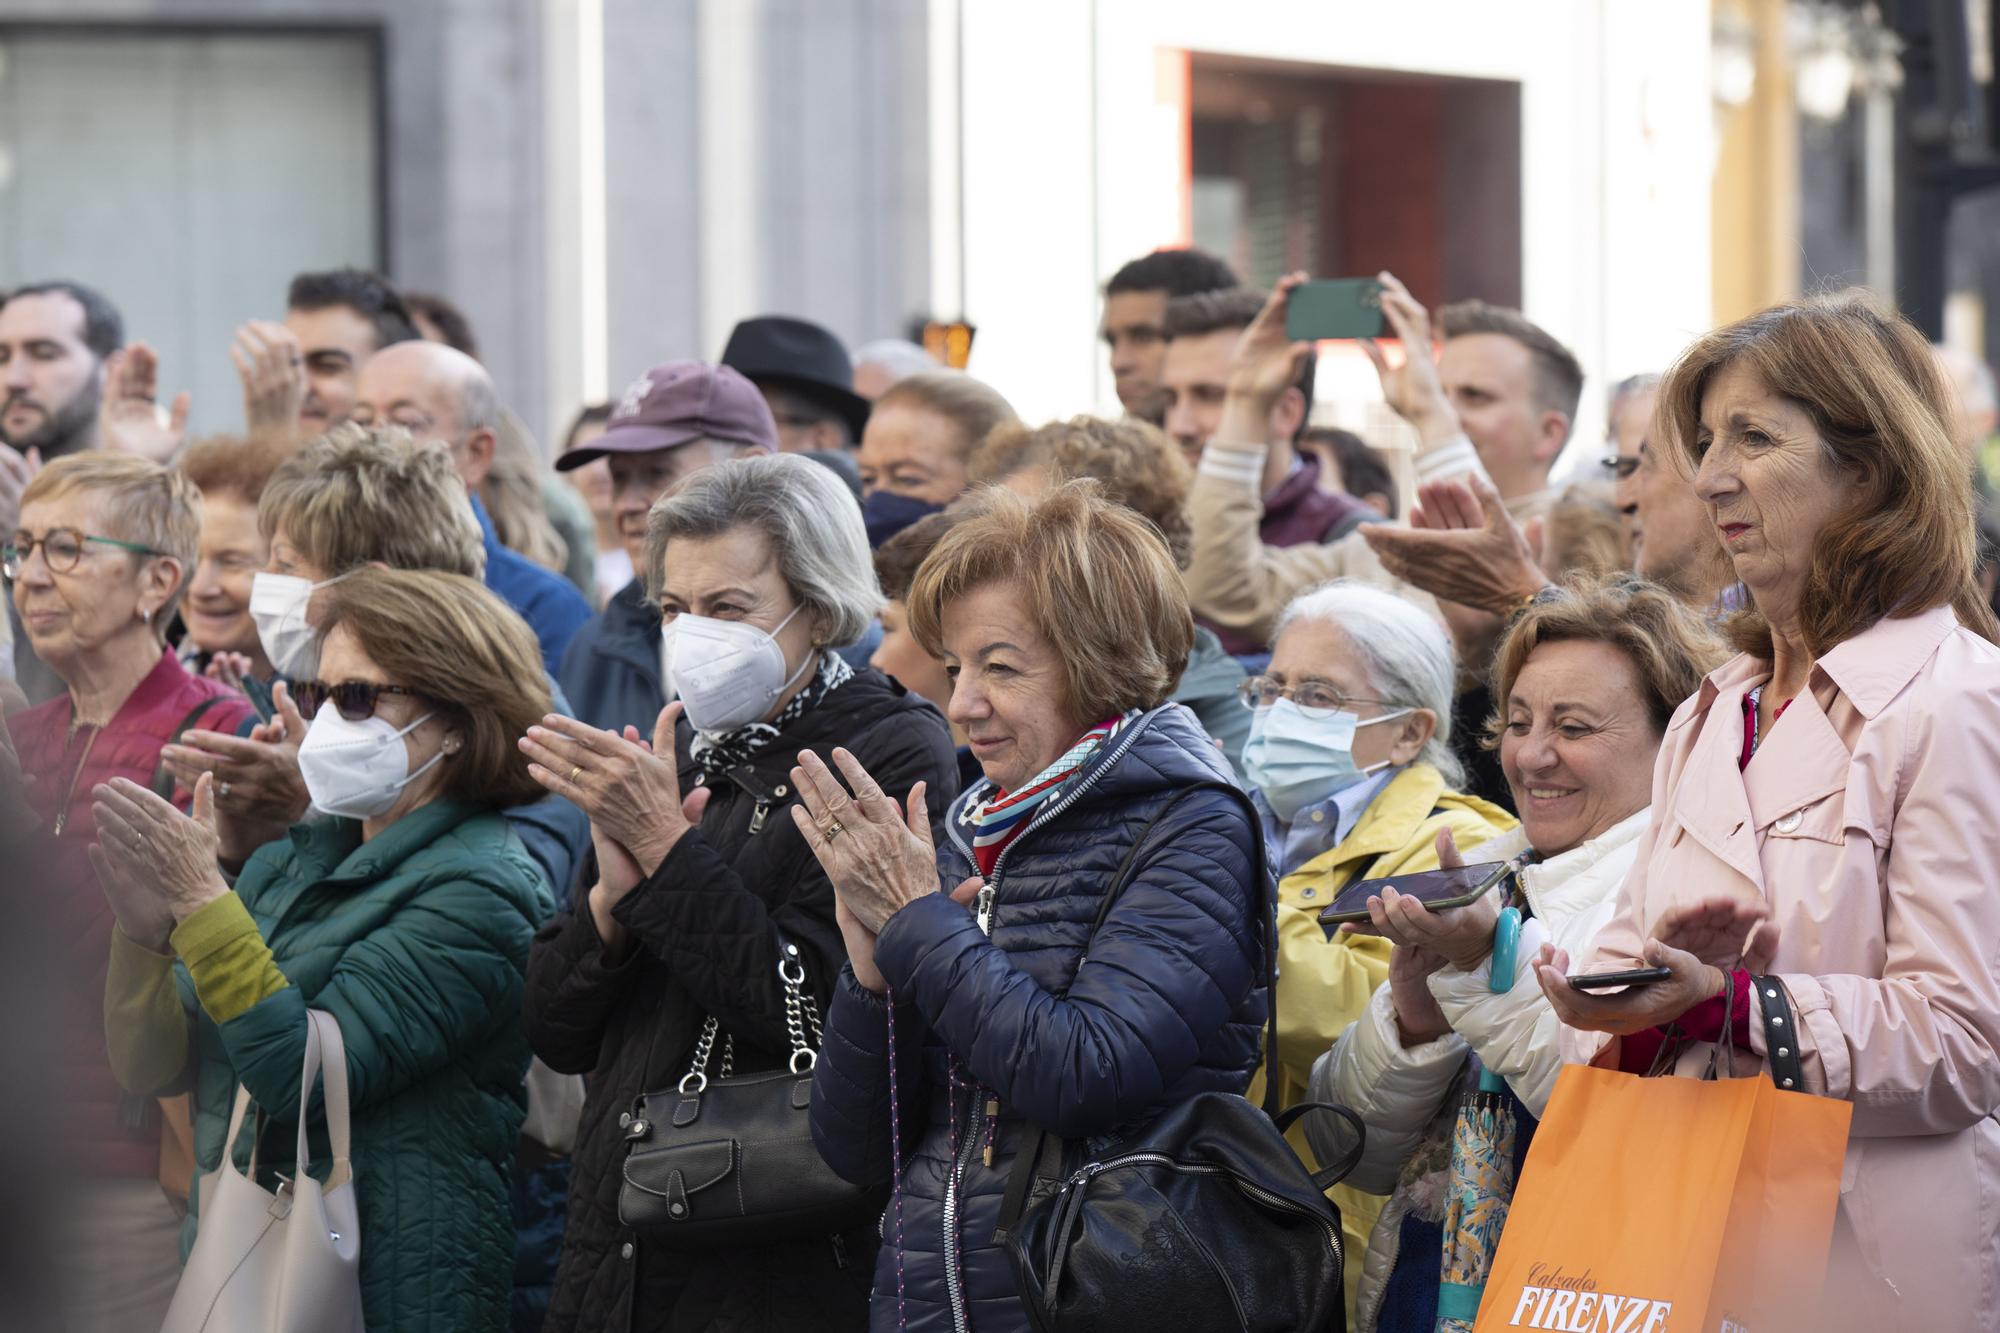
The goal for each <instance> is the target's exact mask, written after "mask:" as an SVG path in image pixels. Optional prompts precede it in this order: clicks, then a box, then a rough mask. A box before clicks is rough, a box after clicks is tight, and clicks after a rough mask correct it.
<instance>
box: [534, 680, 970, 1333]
mask: <svg viewBox="0 0 2000 1333" xmlns="http://www.w3.org/2000/svg"><path fill="white" fill-rule="evenodd" d="M690 738H691V733H689V732H688V731H687V730H686V729H685V727H683V729H682V732H681V735H680V737H679V743H678V746H677V749H678V752H679V757H680V760H681V780H682V784H683V789H684V790H685V789H688V788H691V787H692V784H693V780H694V769H693V766H692V764H691V763H690V762H689V759H688V750H687V746H688V741H689V740H690ZM835 745H844V746H846V747H847V748H848V749H850V750H852V751H853V752H854V754H855V755H856V757H857V758H859V759H860V760H861V762H862V763H863V764H864V765H865V766H866V767H867V769H868V771H869V772H870V773H871V774H873V775H874V776H875V778H876V779H877V781H879V782H880V783H881V784H882V788H883V790H884V791H888V792H893V793H897V794H898V795H900V794H901V793H903V792H906V791H907V790H908V789H909V788H910V786H911V785H912V784H913V783H915V782H917V781H918V780H919V779H922V780H924V781H926V782H928V783H929V784H930V788H929V789H930V791H932V792H937V793H952V794H955V793H956V792H957V789H958V776H957V774H958V766H957V759H956V757H955V755H954V753H953V750H952V744H951V736H950V733H949V731H948V730H947V729H946V727H945V723H944V719H943V718H942V717H941V716H940V715H939V714H938V712H937V710H936V709H935V708H933V707H932V706H931V705H930V704H928V703H926V702H924V701H923V700H922V699H920V698H918V697H917V696H915V695H912V694H908V693H906V692H905V691H904V690H903V688H902V686H900V685H898V684H896V683H895V682H894V681H891V680H889V679H888V678H887V677H885V676H882V675H880V674H879V673H877V672H875V671H872V670H862V671H857V672H856V673H855V675H854V678H853V679H852V680H850V681H848V682H847V683H846V684H844V685H842V686H841V687H840V688H839V689H837V690H835V691H834V692H833V693H831V694H830V695H828V696H827V697H826V699H825V700H824V701H822V702H821V703H820V704H819V706H818V707H816V708H814V709H813V710H812V711H811V712H809V713H807V714H806V715H805V716H804V717H802V718H800V719H799V721H798V722H797V724H796V725H795V726H794V728H793V730H792V732H791V733H790V734H788V735H786V736H785V737H783V738H782V739H781V740H780V741H778V742H777V743H776V744H774V745H773V746H771V747H770V748H769V749H767V750H765V751H764V752H763V753H762V754H760V755H758V756H757V757H756V759H754V760H753V761H752V762H751V763H750V764H748V765H746V766H745V767H744V768H742V769H739V770H737V771H736V773H735V774H733V775H732V780H731V781H726V782H723V783H721V784H719V785H718V786H717V787H716V789H715V790H714V795H713V797H712V799H711V801H710V803H709V806H708V809H707V811H706V812H705V813H704V814H703V816H702V821H701V825H700V828H699V829H698V831H696V832H694V833H691V834H689V835H688V836H686V837H684V838H682V839H681V840H680V842H679V843H677V844H676V845H675V847H674V849H673V851H672V852H671V853H669V854H668V856H667V859H666V860H665V861H663V862H662V863H661V865H660V868H659V870H658V872H657V873H655V874H654V875H653V876H652V878H650V879H649V880H647V881H646V882H645V883H644V884H642V885H641V886H640V887H639V888H638V889H637V890H635V891H634V892H633V893H632V894H631V895H630V896H629V897H628V898H626V899H625V901H623V902H621V903H620V904H619V905H618V907H617V909H616V912H615V915H616V916H617V919H618V920H619V921H620V922H622V923H623V924H624V925H625V926H626V928H627V929H628V930H629V931H630V932H631V933H632V936H633V938H634V940H635V941H636V942H637V945H638V947H637V948H635V949H634V950H633V952H632V953H631V954H629V955H628V956H627V958H626V960H625V962H624V963H623V964H622V965H620V966H618V967H615V968H613V967H606V966H605V965H604V963H603V961H602V954H601V950H600V945H599V941H598V938H597V931H596V928H595V926H594V925H593V924H592V921H591V916H590V913H589V911H588V910H581V911H578V912H576V913H575V914H573V915H566V916H563V917H561V918H559V919H558V920H557V921H556V923H555V924H553V925H551V926H549V927H548V928H547V929H545V930H543V931H542V933H541V934H540V935H539V936H537V937H536V939H535V945H534V952H533V954H532V956H531V957H530V959H529V964H528V988H527V999H526V1010H527V1023H528V1035H529V1040H530V1041H531V1042H532V1044H533V1046H534V1049H535V1053H536V1054H537V1055H539V1056H541V1057H542V1059H543V1060H545V1061H547V1062H548V1064H549V1065H551V1066H552V1067H554V1068H555V1069H557V1070H560V1071H563V1072H576V1073H585V1074H588V1075H589V1076H590V1077H589V1080H588V1087H589V1096H588V1099H587V1100H586V1102H585V1105H584V1109H583V1124H582V1128H581V1130H580V1132H579V1134H578V1139H577V1148H576V1156H575V1159H574V1170H573V1176H572V1179H571V1183H570V1201H569V1224H568V1229H567V1231H566V1233H565V1235H564V1238H563V1254H562V1264H561V1267H560V1269H559V1270H558V1272H557V1275H556V1287H555V1292H554V1295H553V1297H552V1300H551V1304H550V1309H549V1316H548V1322H547V1324H546V1325H545V1328H546V1329H547V1331H548V1333H566V1331H567V1330H572V1329H574V1330H580V1331H584V1333H607V1331H612V1330H624V1329H628V1328H629V1329H636V1330H646V1331H648V1333H651V1331H653V1330H669V1329H671V1330H681V1329H715V1330H730V1329H755V1330H764V1329H785V1330H790V1329H822V1328H824V1329H858V1328H860V1327H862V1326H863V1325H864V1323H865V1313H864V1311H865V1302H866V1293H867V1289H868V1284H869V1277H870V1269H871V1267H872V1263H873V1259H874V1251H875V1247H876V1245H877V1244H878V1241H877V1238H876V1236H875V1233H874V1231H873V1229H872V1228H869V1229H866V1230H864V1231H863V1232H860V1233H858V1234H854V1235H849V1236H847V1237H844V1238H842V1239H841V1240H840V1241H839V1242H838V1243H836V1242H835V1240H834V1239H833V1238H832V1237H828V1238H825V1239H820V1240H812V1241H806V1242H799V1243H796V1244H792V1245H782V1246H769V1247H764V1248H758V1249H747V1248H746V1249H744V1250H742V1251H730V1252H723V1253H717V1254H704V1255H702V1256H701V1258H700V1259H699V1261H698V1262H697V1261H693V1260H690V1259H689V1258H687V1257H686V1256H681V1255H674V1254H669V1253H666V1252H664V1251H659V1250H657V1249H651V1248H649V1247H648V1246H647V1244H646V1242H645V1241H644V1240H643V1239H642V1238H640V1237H639V1236H637V1235H635V1234H634V1233H632V1232H630V1231H627V1230H625V1229H624V1228H623V1227H621V1226H620V1225H619V1223H618V1183H619V1178H620V1168H621V1166H622V1164H623V1162H624V1159H625V1141H624V1139H623V1138H622V1137H621V1135H620V1132H619V1128H618V1115H619V1113H620V1112H621V1111H623V1110H625V1109H627V1108H628V1107H629V1106H630V1105H631V1103H632V1100H633V1098H635V1097H636V1096H638V1095H639V1094H640V1093H641V1092H649V1091H654V1090H657V1089H659V1088H662V1087H665V1086H668V1085H671V1084H673V1083H676V1082H678V1081H679V1080H680V1077H681V1075H682V1074H684V1073H685V1072H687V1068H688V1064H689V1061H690V1059H691V1057H692V1054H693V1051H694V1045H695V1039H696V1037H697V1036H698V1035H699V1033H700V1030H701V1024H702V1020H703V1017H704V1015H706V1014H710V1013H713V1014H715V1015H717V1017H718V1018H719V1019H720V1020H721V1024H722V1029H723V1031H725V1032H729V1033H732V1034H734V1036H735V1038H736V1070H737V1072H738V1073H751V1072H755V1071H757V1070H762V1069H776V1068H779V1067H780V1066H782V1065H783V1064H784V1063H785V1061H786V1058H787V1056H786V1054H785V1053H786V1052H787V1051H788V1050H789V1047H788V1043H787V1040H786V1036H785V1011H784V991H783V989H782V987H781V986H780V984H779V982H778V974H777V967H778V942H777V941H778V933H779V932H782V933H783V935H784V937H785V938H786V939H788V940H790V941H791V942H793V943H795V944H797V945H798V947H799V949H800V950H801V951H802V953H803V954H804V957H805V965H806V977H807V984H808V986H809V987H810V988H811V989H812V990H813V992H814V993H815V994H816V995H817V996H818V998H819V1002H820V1006H821V1009H822V1011H824V1010H825V1008H826V1006H827V1001H828V998H829V996H830V994H831V992H832V989H833V982H834V978H835V977H836V976H837V975H838V973H839V970H840V968H841V967H842V966H843V965H844V963H845V962H846V959H847V950H846V948H845V947H844V946H843V945H842V943H841V938H840V931H839V928H838V927H837V926H836V925H835V924H834V919H833V889H832V886H831V885H829V884H828V883H827V879H826V876H825V874H824V873H823V872H822V871H821V870H820V868H819V863H818V862H817V861H816V860H814V858H813V855H812V852H811V850H810V849H809V848H808V847H807V846H806V844H805V840H804V839H803V838H801V837H800V836H799V832H798V829H797V828H796V827H794V826H793V824H792V817H791V812H790V809H789V807H790V806H791V805H792V804H794V803H795V801H796V799H797V798H796V796H795V795H794V794H793V793H792V791H791V786H790V783H791V779H790V776H789V772H790V769H791V768H792V766H793V765H794V764H795V763H797V756H798V752H799V751H800V750H801V749H807V748H811V749H815V750H817V751H819V753H820V754H821V756H822V757H826V756H827V754H828V752H829V751H830V750H831V749H832V747H833V746H835ZM931 808H932V809H936V810H942V809H944V808H945V798H943V797H940V799H938V800H936V801H934V802H933V803H932V807H931ZM718 1056H719V1052H718Z"/></svg>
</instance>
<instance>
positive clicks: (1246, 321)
mask: <svg viewBox="0 0 2000 1333" xmlns="http://www.w3.org/2000/svg"><path fill="white" fill-rule="evenodd" d="M1270 299H1271V294H1270V293H1269V292H1260V291H1258V290H1257V289H1256V288H1255V287H1224V288H1222V289H1221V290H1220V291H1213V292H1195V293H1194V294H1192V295H1190V296H1176V297H1174V298H1173V299H1171V300H1169V301H1168V302H1167V313H1166V315H1165V317H1164V319H1163V320H1162V324H1163V326H1164V327H1165V329H1166V333H1167V341H1168V342H1172V341H1173V340H1174V339H1176V338H1199V337H1202V336H1204V335H1205V334H1210V333H1225V332H1228V331H1230V330H1232V329H1233V330H1235V331H1237V332H1239V333H1240V332H1242V331H1243V330H1244V329H1247V328H1249V327H1250V325H1251V324H1252V323H1254V322H1255V321H1256V319H1257V316H1258V314H1259V313H1260V312H1262V310H1263V309H1264V303H1265V302H1267V301H1269V300H1270ZM1318 377H1319V357H1318V356H1307V357H1305V358H1304V359H1303V363H1302V364H1301V365H1300V366H1299V377H1298V378H1297V379H1295V380H1293V381H1292V387H1293V388H1295V389H1297V390H1298V391H1299V392H1300V393H1302V394H1304V395H1305V400H1306V411H1305V416H1302V417H1300V418H1299V420H1300V422H1301V425H1300V427H1299V430H1300V432H1301V433H1303V432H1304V430H1305V426H1304V424H1303V423H1304V421H1305V420H1306V418H1307V417H1310V416H1311V415H1312V405H1313V390H1314V385H1315V382H1316V381H1317V379H1318ZM1295 442H1296V439H1295Z"/></svg>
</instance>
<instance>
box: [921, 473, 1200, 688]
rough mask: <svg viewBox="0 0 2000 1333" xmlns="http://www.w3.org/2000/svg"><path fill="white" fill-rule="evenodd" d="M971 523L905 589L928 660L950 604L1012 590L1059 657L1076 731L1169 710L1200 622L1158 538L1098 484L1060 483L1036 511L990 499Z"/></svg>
mask: <svg viewBox="0 0 2000 1333" xmlns="http://www.w3.org/2000/svg"><path fill="white" fill-rule="evenodd" d="M971 515H972V516H971V517H969V518H968V519H966V521H964V522H962V523H960V524H958V525H957V526H956V527H954V528H953V529H952V530H951V531H950V532H948V533H946V534H945V535H944V538H943V540H941V541H939V542H938V544H937V549H936V550H934V551H932V552H931V554H930V556H929V558H927V559H926V560H925V561H924V563H923V565H922V566H921V567H920V568H919V569H918V570H917V576H916V581H915V582H914V583H913V584H912V585H911V587H910V595H909V597H908V599H907V601H906V603H905V605H906V607H907V608H908V611H909V618H910V630H911V632H912V633H913V634H914V635H915V636H916V639H917V642H918V643H919V644H921V645H922V646H923V649H924V651H925V652H927V653H929V654H930V655H931V656H932V657H936V658H942V657H943V656H944V609H945V607H946V606H947V605H948V604H950V603H951V602H954V601H956V600H957V599H959V598H961V597H964V596H966V595H967V594H969V593H971V592H972V591H973V590H974V589H977V588H982V587H985V586H987V585H988V584H993V583H1010V584H1012V585H1014V586H1015V587H1016V588H1018V589H1019V590H1020V592H1021V596H1022V598H1023V600H1024V601H1025V602H1026V610H1027V613H1028V615H1029V617H1030V618H1031V619H1032V620H1033V621H1034V622H1035V623H1036V624H1037V625H1038V626H1040V628H1041V631H1042V633H1043V634H1044V635H1045V636H1046V637H1047V638H1048V640H1049V642H1050V643H1052V644H1054V645H1055V649H1056V653H1057V656H1058V657H1059V658H1060V659H1061V661H1062V670H1063V676H1064V678H1065V691H1064V692H1065V694H1066V695H1067V698H1066V699H1064V700H1062V701H1061V703H1060V705H1059V706H1063V707H1066V708H1067V709H1068V710H1069V711H1070V712H1071V713H1072V714H1073V715H1074V716H1075V718H1076V719H1077V720H1079V721H1082V722H1095V721H1097V720H1098V719H1100V718H1104V717H1110V716H1112V715H1113V714H1117V713H1123V712H1126V711H1127V710H1129V709H1133V708H1154V707H1157V706H1159V705H1160V704H1162V703H1164V702H1165V701H1166V699H1167V696H1168V695H1170V694H1172V693H1173V690H1174V686H1175V685H1177V684H1179V683H1180V678H1181V673H1182V672H1183V671H1185V670H1186V669H1187V661H1188V654H1189V653H1190V652H1192V651H1193V649H1194V616H1193V615H1192V614H1191V613H1190V612H1189V610H1188V600H1187V588H1186V586H1185V585H1184V584H1183V583H1182V582H1181V573H1180V570H1179V568H1178V567H1177V566H1176V565H1175V564H1174V559H1173V556H1172V555H1171V554H1170V553H1169V552H1168V550H1167V544H1166V542H1165V541H1163V540H1162V539H1161V537H1160V534H1159V530H1158V529H1156V528H1155V527H1154V526H1153V525H1152V524H1151V523H1148V522H1147V521H1146V520H1145V519H1143V518H1141V517H1139V516H1138V515H1137V514H1135V513H1133V512H1132V511H1131V510H1130V509H1127V508H1126V507H1125V506H1123V505H1119V504H1113V503H1112V502H1111V501H1109V500H1107V499H1105V498H1104V494H1103V490H1102V488H1101V487H1100V486H1099V485H1098V484H1097V483H1096V482H1094V481H1071V482H1065V483H1064V484H1062V485H1061V486H1058V487H1056V488H1055V489H1054V490H1051V491H1049V492H1048V493H1047V494H1046V495H1044V496H1042V497H1041V498H1040V499H1038V500H1035V501H1032V502H1031V501H1028V500H1024V499H1022V498H1021V497H1020V496H1018V495H1015V494H1014V493H1013V492H1012V491H1006V490H1000V489H997V488H993V487H988V488H986V489H984V490H982V491H980V492H979V493H978V495H977V496H976V497H975V499H974V500H973V501H972V502H971ZM1051 705H1052V706H1058V705H1057V701H1053V700H1052V701H1051Z"/></svg>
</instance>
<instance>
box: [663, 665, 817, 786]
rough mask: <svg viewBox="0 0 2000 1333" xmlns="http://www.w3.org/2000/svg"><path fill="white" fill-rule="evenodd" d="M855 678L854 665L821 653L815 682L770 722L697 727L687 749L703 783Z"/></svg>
mask: <svg viewBox="0 0 2000 1333" xmlns="http://www.w3.org/2000/svg"><path fill="white" fill-rule="evenodd" d="M852 679H854V668H853V667H851V666H849V665H847V663H846V662H845V661H844V660H842V659H841V658H840V657H839V656H838V655H837V654H835V653H832V652H826V653H822V654H821V655H820V659H819V671H818V672H817V673H815V674H814V676H813V678H812V683H811V684H809V685H807V686H806V687H805V688H804V689H802V690H800V691H799V692H798V693H797V694H795V695H793V696H792V701H791V702H790V703H788V704H786V705H785V706H784V708H783V709H782V710H780V712H779V713H778V715H777V716H776V717H774V718H772V719H771V720H770V721H769V722H752V723H750V724H749V725H747V726H742V727H738V728H736V730H734V731H697V732H696V733H695V734H694V741H693V742H692V743H691V744H690V745H689V746H688V753H689V755H690V756H691V757H692V758H693V759H694V762H695V765H696V767H698V768H699V769H700V770H701V781H702V785H703V786H713V785H714V784H715V782H716V780H717V779H719V778H720V777H721V776H722V775H723V774H724V773H727V772H728V771H729V770H730V769H732V768H735V767H737V766H738V765H739V764H746V763H748V762H750V760H751V759H753V758H755V757H756V756H757V755H759V754H761V753H762V752H763V751H765V750H767V749H769V748H770V747H771V745H772V743H773V742H775V741H777V740H778V738H779V737H781V736H783V735H784V734H785V732H786V731H788V730H790V729H791V727H792V725H793V724H794V723H796V722H797V721H798V720H799V719H800V718H802V717H804V716H805V715H806V714H807V713H809V712H811V711H812V710H813V709H815V708H817V707H819V705H820V701H821V700H822V699H824V698H826V696H827V695H829V694H832V693H833V692H834V691H835V690H837V689H839V688H840V687H841V686H843V685H845V684H846V683H847V682H848V681H850V680H852Z"/></svg>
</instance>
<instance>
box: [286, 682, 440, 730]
mask: <svg viewBox="0 0 2000 1333" xmlns="http://www.w3.org/2000/svg"><path fill="white" fill-rule="evenodd" d="M385 694H403V695H408V696H409V697H410V698H412V699H429V698H430V696H429V695H427V694H425V693H424V692H423V691H422V690H413V689H411V688H409V687H408V686H406V685H381V684H377V683H376V682H375V681H372V680H343V681H341V682H340V683H339V684H338V685H329V684H327V683H326V682H325V681H323V680H302V681H300V682H298V683H297V684H296V685H293V686H292V698H293V699H295V700H297V702H298V705H299V716H300V717H303V718H306V719H308V720H310V719H311V718H312V717H313V715H314V714H316V713H318V712H319V706H320V705H321V704H323V703H327V702H329V701H330V702H331V703H332V704H333V706H334V707H335V708H337V709H339V710H340V715H341V716H342V717H344V718H346V719H347V720H348V721H349V722H360V721H362V720H364V719H366V718H371V717H373V716H375V705H376V704H377V703H379V702H380V701H381V699H382V696H383V695H385Z"/></svg>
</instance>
